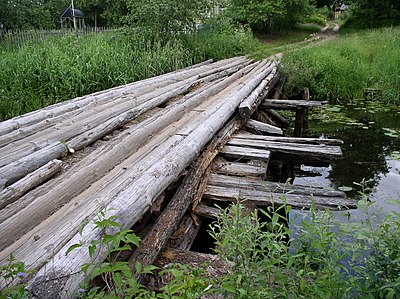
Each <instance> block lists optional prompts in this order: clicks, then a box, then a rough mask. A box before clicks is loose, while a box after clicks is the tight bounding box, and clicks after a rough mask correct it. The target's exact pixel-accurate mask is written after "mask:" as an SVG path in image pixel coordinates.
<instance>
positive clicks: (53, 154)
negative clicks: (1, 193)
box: [0, 142, 68, 186]
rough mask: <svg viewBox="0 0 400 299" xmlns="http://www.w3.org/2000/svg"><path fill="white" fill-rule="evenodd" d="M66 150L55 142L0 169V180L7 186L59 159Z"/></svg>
mask: <svg viewBox="0 0 400 299" xmlns="http://www.w3.org/2000/svg"><path fill="white" fill-rule="evenodd" d="M67 151H68V149H67V147H66V145H65V144H64V143H62V142H55V143H53V144H51V145H49V146H47V147H45V148H43V149H41V150H38V151H37V152H36V153H33V154H31V155H28V156H26V157H24V158H22V159H19V160H18V161H16V162H13V163H11V164H8V165H7V166H4V167H1V168H0V180H1V181H2V182H4V184H5V186H9V185H11V184H12V183H14V182H16V181H18V180H19V179H21V178H23V177H24V176H26V175H27V174H28V173H31V172H33V171H35V170H36V169H38V168H39V167H42V166H43V165H45V164H47V163H48V162H49V161H51V160H54V159H59V158H60V157H61V156H62V155H63V154H64V153H67Z"/></svg>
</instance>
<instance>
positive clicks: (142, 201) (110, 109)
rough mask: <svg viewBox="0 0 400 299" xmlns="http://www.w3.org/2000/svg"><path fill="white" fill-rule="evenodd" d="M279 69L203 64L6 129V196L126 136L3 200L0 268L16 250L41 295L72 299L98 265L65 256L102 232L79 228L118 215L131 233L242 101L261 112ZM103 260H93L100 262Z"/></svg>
mask: <svg viewBox="0 0 400 299" xmlns="http://www.w3.org/2000/svg"><path fill="white" fill-rule="evenodd" d="M275 73H276V63H275V62H271V61H262V62H257V63H252V62H251V61H249V60H247V59H245V58H235V59H229V60H225V61H221V62H217V63H206V64H201V65H197V66H194V67H192V68H188V69H185V70H182V71H178V72H174V73H171V74H166V75H163V76H159V77H156V78H153V79H148V80H144V81H141V82H137V83H133V84H128V85H126V86H123V87H119V88H114V89H111V90H108V91H104V92H100V93H96V94H93V95H89V96H86V97H81V98H77V99H74V100H71V101H68V102H66V103H62V104H57V105H54V106H51V107H48V108H45V109H42V110H39V111H36V112H32V113H29V114H27V115H24V116H21V117H17V118H15V119H12V120H9V121H6V122H3V123H1V124H0V131H1V132H2V134H4V135H3V136H4V137H2V138H1V139H0V152H1V153H2V154H1V158H0V181H1V184H2V185H1V186H0V190H1V189H4V190H3V191H2V194H3V193H4V192H10V190H16V189H17V188H15V186H14V185H15V184H19V182H20V181H21V179H24V177H26V176H27V175H30V173H32V174H33V173H34V172H35V171H37V169H39V168H40V167H43V165H46V164H47V163H49V162H50V161H51V160H53V159H60V158H63V156H64V155H71V154H72V155H74V154H75V153H76V152H77V151H78V150H79V149H82V148H85V147H87V146H89V145H90V144H92V143H94V142H96V141H97V140H99V139H100V138H102V137H103V136H105V135H107V134H109V133H110V132H112V131H115V130H116V129H117V128H123V130H122V131H121V132H119V134H117V135H116V136H114V137H110V140H109V141H108V142H104V143H100V144H99V145H97V146H96V147H94V149H93V150H90V151H89V153H88V154H87V155H86V156H84V158H83V159H81V160H80V161H77V162H76V163H74V164H73V165H72V166H69V167H68V168H67V169H65V170H63V171H62V173H61V174H60V175H58V176H56V177H53V178H50V176H46V177H45V179H44V181H46V180H48V181H47V182H44V183H43V181H40V182H39V183H37V184H36V185H39V184H41V185H40V186H37V187H36V188H35V187H32V188H34V189H33V190H30V189H32V188H28V189H24V191H22V192H20V193H19V194H18V195H16V196H14V197H13V199H12V200H9V199H8V197H7V198H6V199H5V200H2V201H1V204H2V209H1V210H0V234H1V235H2V243H1V244H0V250H1V252H0V263H4V262H5V261H6V259H7V257H8V256H9V254H11V253H12V254H13V255H14V257H15V258H16V259H17V260H19V261H22V262H24V263H25V265H26V267H27V269H29V270H38V272H37V273H36V274H35V275H34V276H33V277H32V279H31V282H30V288H31V290H33V291H34V292H37V293H36V295H37V296H39V297H44V298H53V297H54V296H57V297H58V296H61V297H68V296H69V295H70V294H72V293H73V292H74V290H76V289H77V288H78V286H79V283H80V282H82V280H83V278H84V277H83V274H82V273H81V271H80V267H81V266H82V265H83V264H84V263H87V262H93V260H92V259H91V258H90V257H89V256H88V254H87V249H85V248H82V249H77V250H75V251H74V253H73V257H72V256H65V252H66V250H67V249H68V248H69V247H70V246H71V245H73V244H76V243H80V242H84V243H86V242H88V243H90V242H92V241H95V240H98V239H100V238H101V235H102V232H101V231H100V230H99V229H98V228H96V227H95V226H94V224H93V223H89V224H88V225H87V226H85V228H84V229H83V231H81V233H80V232H79V230H80V228H81V227H82V225H83V224H84V223H86V222H87V221H88V220H90V219H93V218H95V217H96V215H98V213H99V212H100V211H102V210H104V211H106V217H108V216H117V221H118V222H119V223H120V225H121V227H122V228H130V227H132V226H133V225H134V224H135V223H136V222H137V221H138V220H140V219H141V218H142V216H143V215H144V214H145V213H146V212H147V211H148V210H149V208H150V206H151V205H152V203H153V202H154V201H155V200H156V199H157V198H158V197H159V196H160V194H162V192H163V191H164V190H165V189H166V188H167V187H168V186H169V185H170V184H171V183H172V182H174V181H175V180H176V179H177V178H178V177H179V176H180V175H181V173H182V172H183V171H184V170H185V168H187V166H188V165H189V164H190V163H191V162H192V161H193V160H194V159H195V158H196V157H197V156H199V155H200V153H201V151H202V149H203V148H204V146H205V145H206V144H207V143H208V142H209V141H210V140H211V139H212V138H213V136H214V135H215V134H216V133H217V132H218V131H219V130H220V129H221V128H222V127H223V126H224V124H225V123H226V122H227V121H228V120H229V119H230V118H231V117H232V116H233V115H234V113H235V110H236V109H238V106H239V105H240V103H242V102H243V101H245V102H248V103H250V104H249V107H251V109H255V107H256V106H257V105H258V103H259V102H260V101H261V97H260V95H262V94H263V93H265V92H266V90H268V89H269V88H271V86H272V85H271V84H270V83H271V81H274V80H273V77H274V75H271V74H275ZM257 94H258V96H257ZM249 98H250V99H251V100H250V101H247V99H249ZM157 107H162V108H157ZM157 111H158V112H157ZM145 112H148V113H147V115H146V114H145ZM139 116H141V117H143V118H145V119H144V120H143V119H138V117H139ZM239 119H240V120H239V122H241V121H242V120H241V118H240V117H239ZM237 128H238V127H237V126H235V129H237ZM7 140H9V141H7ZM226 141H227V140H226ZM226 141H225V142H226ZM209 163H210V162H209ZM51 175H55V174H53V173H52V174H51ZM13 186H14V187H13ZM110 233H111V232H110ZM104 254H105V252H103V251H101V252H99V254H97V255H96V256H95V257H94V258H95V259H96V261H102V259H104ZM49 261H51V262H49ZM48 281H51V282H52V283H46V282H48ZM54 281H58V282H59V283H57V284H54ZM41 290H46V292H45V293H41Z"/></svg>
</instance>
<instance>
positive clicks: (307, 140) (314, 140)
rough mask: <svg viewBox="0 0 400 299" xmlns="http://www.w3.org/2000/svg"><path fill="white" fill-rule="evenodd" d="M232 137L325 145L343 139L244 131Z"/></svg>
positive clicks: (341, 142)
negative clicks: (272, 134) (258, 133)
mask: <svg viewBox="0 0 400 299" xmlns="http://www.w3.org/2000/svg"><path fill="white" fill-rule="evenodd" d="M234 138H239V139H252V140H264V141H270V142H286V143H305V144H325V145H342V144H343V140H341V139H328V138H304V137H302V138H298V137H286V136H264V135H255V134H250V133H248V132H246V131H239V132H238V133H236V134H235V135H234Z"/></svg>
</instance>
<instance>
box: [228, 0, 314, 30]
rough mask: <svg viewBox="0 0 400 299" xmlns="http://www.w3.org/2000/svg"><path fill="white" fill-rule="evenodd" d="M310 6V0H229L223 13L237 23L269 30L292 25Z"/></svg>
mask: <svg viewBox="0 0 400 299" xmlns="http://www.w3.org/2000/svg"><path fill="white" fill-rule="evenodd" d="M312 7H313V6H312V3H311V1H310V0H275V1H267V0H251V1H245V0H231V1H229V4H228V7H227V9H226V11H225V13H226V14H227V15H228V16H229V17H231V18H232V19H233V20H235V21H237V22H239V23H242V24H248V25H250V26H251V27H252V28H253V29H256V30H259V31H268V32H269V31H271V30H277V29H281V28H288V27H294V26H295V25H296V22H297V21H299V20H300V19H301V18H304V16H305V15H308V14H310V13H311V12H312Z"/></svg>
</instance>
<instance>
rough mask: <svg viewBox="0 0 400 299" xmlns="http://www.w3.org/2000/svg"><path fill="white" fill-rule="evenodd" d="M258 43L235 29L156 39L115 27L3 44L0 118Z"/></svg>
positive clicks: (239, 51)
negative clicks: (13, 45)
mask: <svg viewBox="0 0 400 299" xmlns="http://www.w3.org/2000/svg"><path fill="white" fill-rule="evenodd" d="M255 44H256V41H255V39H253V37H252V35H251V34H250V33H249V32H248V31H245V30H240V29H239V30H233V29H232V30H228V31H227V30H224V31H217V30H216V31H213V32H209V33H203V34H196V35H190V36H189V35H182V36H180V37H178V38H175V39H169V40H164V41H157V42H155V41H153V42H151V43H150V42H148V39H146V38H144V37H143V36H141V35H140V34H137V33H136V34H135V33H134V32H129V33H127V32H115V33H108V34H97V35H91V36H83V37H79V38H76V37H74V36H66V37H62V38H57V39H52V40H46V41H45V42H41V43H35V44H25V45H24V46H22V47H21V48H19V49H18V48H10V47H0V55H1V60H0V68H1V69H2V72H0V86H1V87H0V121H1V120H4V119H7V118H11V117H14V116H17V115H20V114H23V113H26V112H29V111H33V110H36V109H39V108H42V107H45V106H48V105H51V104H54V103H57V102H61V101H65V100H67V99H71V98H74V97H77V96H81V95H85V94H89V93H92V92H95V91H98V90H103V89H107V88H110V87H114V86H118V85H121V84H125V83H128V82H133V81H136V80H141V79H144V78H148V77H152V76H155V75H159V74H162V73H166V72H170V71H173V70H176V69H180V68H182V67H185V66H188V65H191V64H194V63H197V62H200V61H203V60H206V59H209V58H213V59H222V58H226V57H231V56H235V55H242V54H244V53H246V52H248V51H250V50H251V47H254V46H255Z"/></svg>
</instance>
